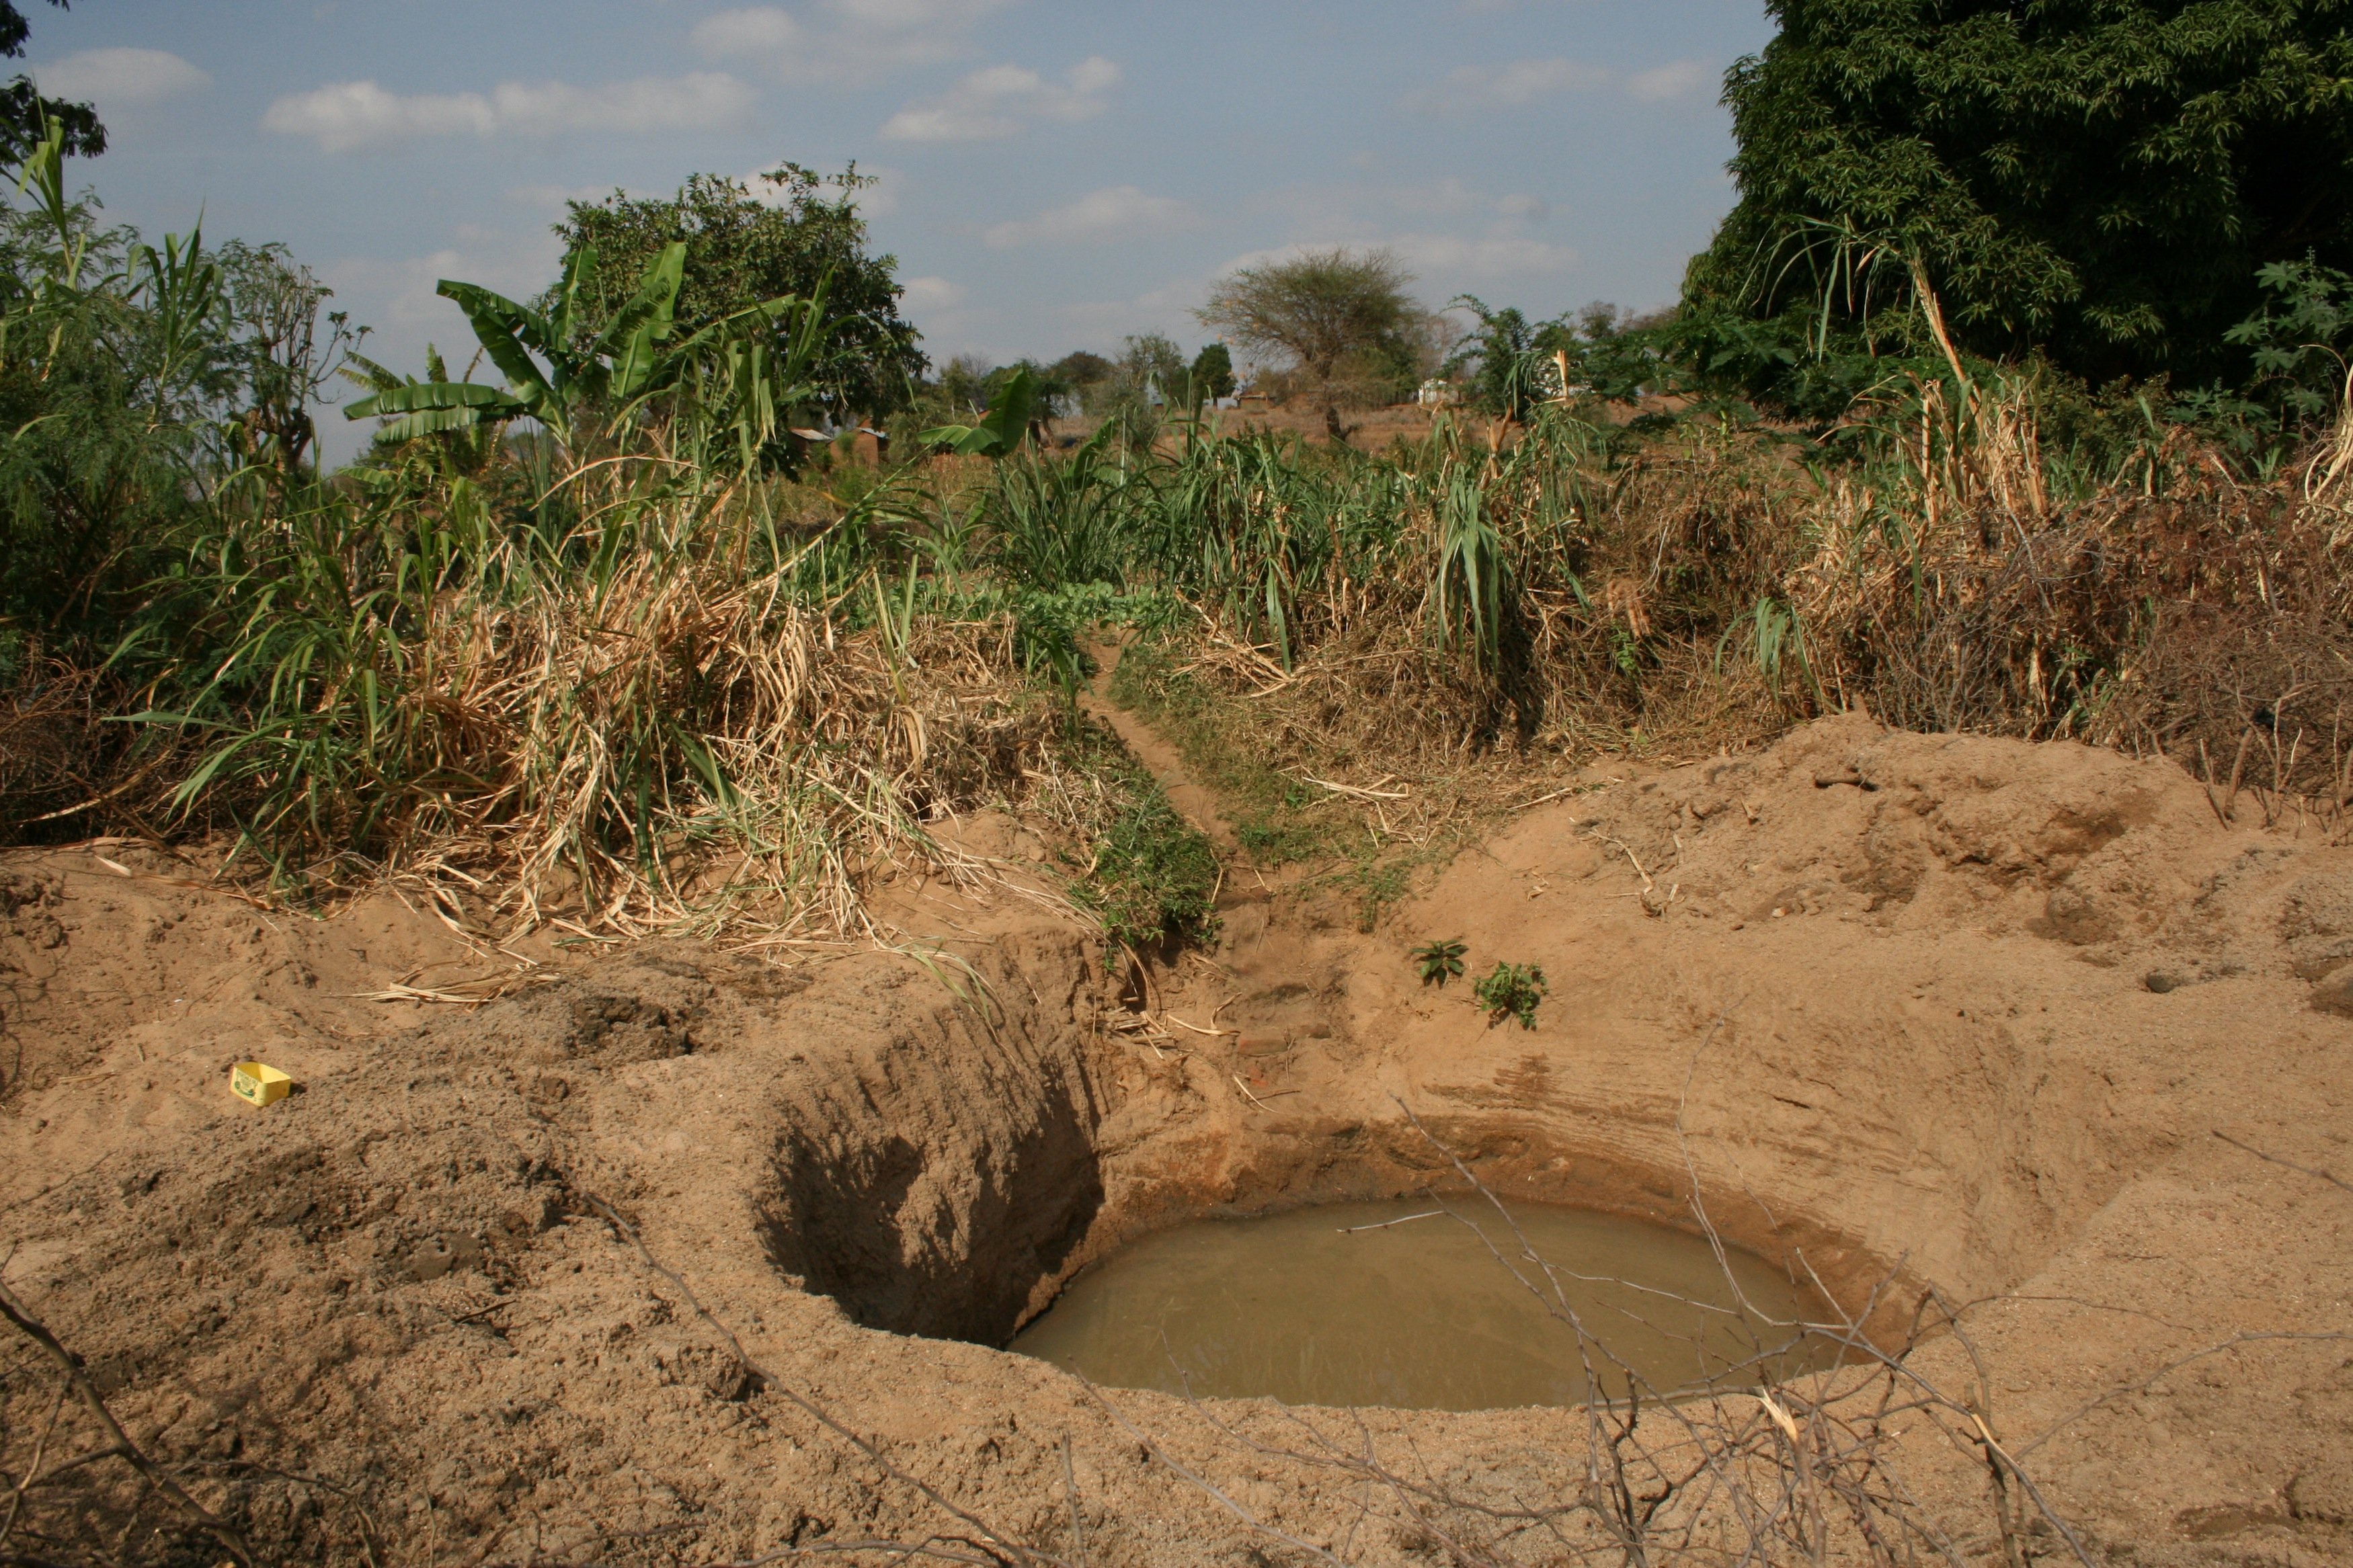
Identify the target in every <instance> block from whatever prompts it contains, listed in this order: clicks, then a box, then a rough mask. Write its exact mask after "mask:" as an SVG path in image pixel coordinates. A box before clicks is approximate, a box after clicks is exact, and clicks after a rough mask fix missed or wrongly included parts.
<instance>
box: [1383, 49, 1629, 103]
mask: <svg viewBox="0 0 2353 1568" xmlns="http://www.w3.org/2000/svg"><path fill="white" fill-rule="evenodd" d="M1608 80H1609V72H1608V71H1606V70H1604V69H1602V68H1600V67H1599V66H1589V65H1586V64H1585V63H1583V62H1582V61H1579V60H1572V59H1561V58H1554V59H1541V60H1514V61H1512V62H1511V63H1510V64H1509V65H1504V66H1457V67H1456V68H1454V69H1452V70H1451V71H1449V72H1447V73H1446V79H1445V80H1443V81H1441V82H1440V83H1439V84H1438V85H1437V86H1436V87H1426V88H1421V89H1418V90H1416V91H1413V92H1409V93H1408V94H1407V95H1406V100H1405V101H1406V107H1407V108H1409V109H1414V110H1422V111H1424V112H1427V113H1455V114H1461V113H1467V112H1470V111H1472V110H1481V109H1493V108H1497V107H1502V108H1517V107H1519V106H1520V105H1522V104H1526V103H1531V102H1534V101H1535V100H1537V99H1539V98H1546V97H1550V96H1551V95H1553V94H1555V93H1560V92H1568V91H1571V90H1573V89H1578V88H1590V87H1599V86H1600V85H1602V84H1603V83H1604V82H1607V81H1608Z"/></svg>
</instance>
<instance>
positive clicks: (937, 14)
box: [690, 0, 1008, 82]
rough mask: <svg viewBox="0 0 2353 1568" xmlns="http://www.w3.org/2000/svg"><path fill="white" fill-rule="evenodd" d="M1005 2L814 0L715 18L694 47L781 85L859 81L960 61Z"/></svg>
mask: <svg viewBox="0 0 2353 1568" xmlns="http://www.w3.org/2000/svg"><path fill="white" fill-rule="evenodd" d="M1006 4H1008V0H815V3H813V4H809V5H804V6H803V7H802V8H801V9H800V10H799V11H798V12H794V11H788V10H786V8H785V7H783V6H781V5H750V6H744V7H743V8H741V9H738V10H733V11H722V12H719V13H717V14H716V15H714V16H706V17H704V18H703V19H702V21H701V22H698V23H696V24H695V27H694V31H693V32H692V34H691V35H690V37H691V38H692V41H693V43H694V46H695V47H697V48H699V49H701V50H702V52H703V53H704V54H705V55H707V56H709V57H710V58H713V59H725V60H740V61H742V62H744V64H745V65H746V66H747V67H749V68H754V69H757V70H760V71H763V72H765V73H766V74H769V75H772V76H774V77H776V78H777V79H780V80H783V81H790V82H808V81H822V80H845V79H846V80H850V81H865V80H870V79H872V78H874V77H876V76H879V75H881V74H882V73H884V72H886V71H891V70H895V69H901V68H907V67H912V66H925V65H935V64H937V63H939V62H940V61H942V60H949V59H954V58H957V57H958V56H960V55H963V54H965V53H967V52H968V51H969V50H970V47H971V37H970V35H971V33H972V30H973V28H974V27H975V26H977V25H978V23H979V22H980V21H981V19H982V18H983V17H985V16H987V15H988V14H989V13H990V12H992V11H997V10H1000V9H1002V8H1003V7H1004V5H1006Z"/></svg>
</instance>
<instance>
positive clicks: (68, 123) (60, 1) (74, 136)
mask: <svg viewBox="0 0 2353 1568" xmlns="http://www.w3.org/2000/svg"><path fill="white" fill-rule="evenodd" d="M49 4H50V5H55V6H56V7H57V8H58V10H60V11H62V10H64V9H66V0H49ZM32 31H33V24H32V22H31V21H30V20H29V19H28V18H27V17H26V15H25V13H24V12H22V11H20V10H18V9H17V8H16V6H15V5H12V4H10V0H0V55H5V56H6V57H7V58H9V59H12V60H17V59H22V58H25V40H26V38H27V37H30V36H31V34H32ZM44 117H46V118H47V119H48V120H49V121H53V122H54V123H56V124H58V125H60V126H62V127H64V129H65V151H66V152H67V153H69V154H72V155H74V156H78V157H83V158H95V157H97V156H98V155H99V154H100V153H103V152H105V151H106V127H105V126H103V125H100V123H99V122H98V111H97V110H94V109H92V108H90V105H89V104H87V103H68V102H67V101H66V100H63V99H61V98H43V97H42V96H41V94H40V90H39V89H38V88H37V87H36V86H35V85H34V84H33V82H32V80H31V79H29V78H26V77H22V76H20V77H18V78H16V80H14V81H12V82H9V83H8V84H7V85H6V86H5V87H0V163H6V164H7V165H8V166H9V167H10V168H15V167H16V165H18V164H20V163H23V162H24V161H25V155H26V153H30V152H31V151H32V150H33V149H34V147H36V146H37V145H38V144H39V142H40V140H41V121H42V120H43V118H44Z"/></svg>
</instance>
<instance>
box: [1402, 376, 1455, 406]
mask: <svg viewBox="0 0 2353 1568" xmlns="http://www.w3.org/2000/svg"><path fill="white" fill-rule="evenodd" d="M1413 400H1414V402H1415V403H1416V404H1418V405H1420V406H1421V407H1424V408H1451V407H1453V406H1454V405H1456V404H1458V403H1460V402H1461V401H1462V389H1461V387H1459V386H1457V385H1455V384H1453V383H1452V382H1451V381H1449V380H1447V379H1446V378H1445V377H1444V376H1441V375H1433V376H1431V377H1430V379H1429V380H1428V381H1425V382H1423V383H1422V384H1421V390H1420V391H1419V392H1417V393H1415V394H1414V396H1413Z"/></svg>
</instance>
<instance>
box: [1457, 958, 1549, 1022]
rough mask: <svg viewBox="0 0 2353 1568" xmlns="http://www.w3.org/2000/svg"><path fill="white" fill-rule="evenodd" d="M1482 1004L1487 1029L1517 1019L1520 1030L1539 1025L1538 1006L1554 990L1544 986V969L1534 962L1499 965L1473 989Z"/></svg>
mask: <svg viewBox="0 0 2353 1568" xmlns="http://www.w3.org/2000/svg"><path fill="white" fill-rule="evenodd" d="M1474 989H1475V990H1476V991H1477V993H1478V996H1479V1005H1481V1006H1482V1007H1484V1008H1486V1009H1487V1027H1489V1028H1491V1029H1492V1028H1493V1027H1494V1026H1496V1025H1498V1024H1500V1023H1502V1022H1503V1021H1504V1019H1506V1018H1517V1019H1518V1020H1519V1021H1520V1027H1521V1028H1523V1029H1533V1028H1535V1026H1536V1004H1537V1003H1539V1002H1541V1001H1543V1000H1544V999H1545V996H1546V994H1547V993H1548V992H1549V991H1550V990H1551V987H1550V986H1548V985H1546V984H1545V975H1544V970H1543V969H1542V968H1541V967H1539V966H1538V965H1536V964H1533V963H1498V964H1496V965H1495V968H1494V972H1493V973H1491V974H1489V975H1487V976H1486V977H1485V978H1483V979H1482V980H1481V981H1480V982H1479V984H1478V985H1477V986H1476V987H1475V988H1474Z"/></svg>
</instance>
